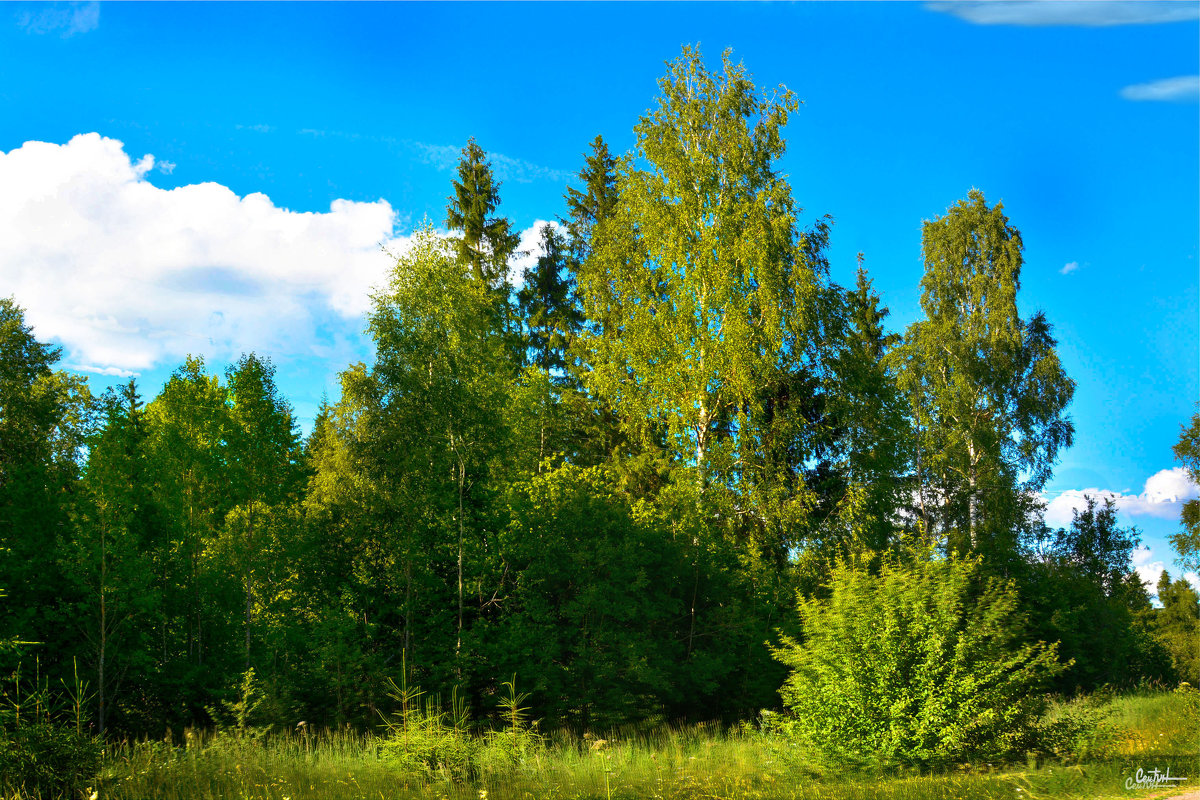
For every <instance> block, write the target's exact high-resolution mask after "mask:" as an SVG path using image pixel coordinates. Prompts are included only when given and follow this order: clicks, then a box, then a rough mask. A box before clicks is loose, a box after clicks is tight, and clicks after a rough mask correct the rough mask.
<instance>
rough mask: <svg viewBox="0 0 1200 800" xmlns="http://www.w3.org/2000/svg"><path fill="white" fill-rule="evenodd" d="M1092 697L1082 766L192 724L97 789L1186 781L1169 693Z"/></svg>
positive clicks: (260, 794) (627, 796)
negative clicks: (856, 764) (869, 762)
mask: <svg viewBox="0 0 1200 800" xmlns="http://www.w3.org/2000/svg"><path fill="white" fill-rule="evenodd" d="M1100 705H1101V706H1102V707H1103V710H1104V712H1105V715H1106V716H1107V718H1109V719H1110V720H1111V721H1112V722H1113V724H1114V725H1115V728H1114V730H1115V731H1117V735H1116V738H1115V745H1114V749H1113V751H1112V752H1111V753H1110V755H1109V756H1108V757H1106V758H1105V759H1103V760H1099V761H1096V762H1093V763H1086V764H1083V765H1070V764H1063V763H1057V762H1053V761H1051V762H1046V763H1042V764H1041V765H1040V766H1039V767H1036V768H1035V767H1034V766H1033V762H1032V761H1031V763H1030V765H1028V766H1026V767H1024V768H1014V767H1013V766H1012V765H1009V766H1007V767H1003V768H1002V767H1001V766H999V765H988V764H977V765H972V766H970V767H967V768H959V769H955V770H952V771H948V772H943V773H940V774H918V773H914V772H904V771H902V770H891V771H886V772H885V771H880V772H874V773H870V772H861V771H859V772H853V771H845V770H840V769H839V768H838V767H837V765H830V764H824V765H822V764H820V763H819V762H818V761H817V760H816V759H814V758H812V757H811V756H810V754H808V753H805V752H803V751H802V750H801V749H800V748H798V747H797V746H795V745H794V744H792V743H790V742H789V741H787V740H786V739H782V738H780V737H777V736H768V735H764V734H762V733H759V732H757V731H755V730H753V729H752V728H743V729H738V730H733V731H722V730H719V729H718V728H716V727H714V726H691V727H685V728H672V727H662V728H659V729H656V730H653V731H649V732H645V731H642V732H639V731H614V732H612V733H609V734H606V735H604V737H603V738H596V737H591V736H589V737H587V738H583V739H580V738H576V737H573V736H569V735H566V734H553V735H549V736H546V737H544V738H543V739H542V740H541V742H540V744H539V746H538V747H536V748H533V749H531V750H529V751H528V752H527V753H525V754H524V755H522V756H521V758H519V759H515V760H514V759H509V760H507V761H504V760H497V759H492V760H491V761H488V758H487V757H486V756H480V757H479V763H480V764H482V765H483V766H481V767H478V768H476V769H475V772H474V774H473V775H471V776H470V777H469V778H467V779H463V778H462V776H456V775H451V774H450V773H449V772H448V771H447V770H446V769H444V768H439V767H438V766H437V765H433V766H427V767H424V768H423V769H421V770H420V771H418V772H414V771H413V770H412V769H411V767H410V768H409V769H407V770H405V769H403V768H401V767H400V766H399V765H398V763H397V762H396V761H395V760H394V758H392V757H390V756H389V749H388V747H386V746H385V745H384V743H385V741H386V739H385V738H384V737H382V736H379V735H372V734H361V733H357V732H354V731H350V730H335V731H321V732H310V733H290V734H275V735H271V734H268V735H266V736H262V737H258V738H255V737H253V736H249V735H246V736H238V735H235V734H233V733H228V732H226V733H219V734H218V733H211V732H206V733H200V732H192V733H190V734H189V735H188V736H186V737H185V738H184V739H183V740H182V741H178V740H176V741H169V740H168V741H142V742H135V743H122V744H117V745H114V746H113V747H112V748H111V749H110V751H109V756H108V758H107V760H106V762H105V767H104V771H103V774H102V776H101V781H100V783H99V792H98V793H99V796H100V797H102V798H103V797H108V798H128V799H129V800H151V799H152V798H163V799H164V800H185V799H186V800H192V799H197V800H199V799H204V798H213V799H214V800H215V799H216V798H220V799H221V800H226V798H239V799H245V800H250V799H253V800H358V799H359V798H362V799H363V800H366V799H367V798H371V799H374V800H392V799H393V798H395V799H396V800H405V799H411V800H417V799H418V798H419V799H420V800H434V799H435V798H437V799H441V800H542V799H543V798H544V799H545V800H585V799H586V800H595V799H600V800H613V799H615V798H620V799H621V800H635V799H637V800H641V799H642V798H646V799H653V800H692V799H693V798H694V799H695V800H700V798H708V799H710V800H725V799H728V800H752V799H754V798H779V799H780V800H787V799H793V798H794V799H795V800H800V799H801V798H803V799H804V800H826V799H828V800H835V799H836V800H856V799H857V798H862V799H863V800H866V799H867V798H896V799H897V800H925V799H928V800H934V799H935V798H937V799H938V800H941V799H943V798H944V799H945V800H956V799H963V800H966V799H970V798H1007V799H1009V800H1011V799H1012V798H1042V797H1056V798H1085V797H1086V798H1092V797H1133V796H1139V795H1145V794H1148V793H1149V792H1148V791H1140V792H1139V791H1133V792H1130V791H1126V790H1125V788H1124V781H1125V779H1126V778H1127V777H1129V776H1131V775H1132V774H1133V773H1134V771H1135V770H1136V769H1137V768H1138V767H1139V766H1140V767H1142V768H1144V769H1150V768H1154V767H1157V768H1159V769H1160V770H1161V769H1166V768H1168V767H1169V768H1170V769H1171V773H1172V774H1173V775H1182V776H1185V777H1188V778H1189V779H1190V781H1189V784H1187V785H1192V782H1194V781H1196V779H1197V778H1200V734H1198V730H1200V729H1198V728H1197V727H1196V724H1195V721H1194V720H1193V719H1192V717H1191V715H1192V713H1193V711H1192V710H1191V709H1189V708H1185V707H1184V706H1183V704H1182V702H1181V700H1180V696H1179V695H1178V694H1176V693H1171V692H1142V693H1137V694H1130V695H1123V696H1118V697H1115V698H1113V699H1111V700H1107V701H1105V702H1104V703H1101V704H1100ZM1069 706H1070V704H1063V707H1062V709H1061V710H1060V712H1059V713H1068V712H1069ZM473 746H476V747H479V748H482V747H486V746H487V744H486V742H483V741H482V740H476V742H475V744H474V745H473ZM475 752H477V753H479V752H482V751H478V750H477V751H475ZM1159 791H1162V790H1161V787H1160V789H1159Z"/></svg>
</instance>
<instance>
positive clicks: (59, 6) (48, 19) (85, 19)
mask: <svg viewBox="0 0 1200 800" xmlns="http://www.w3.org/2000/svg"><path fill="white" fill-rule="evenodd" d="M99 24H100V3H99V2H90V3H48V4H46V5H43V6H40V8H39V10H38V11H36V12H34V11H22V12H20V13H18V14H17V25H18V26H19V27H20V28H21V29H23V30H24V31H25V32H26V33H35V34H45V33H57V34H58V35H59V36H61V37H62V38H64V39H67V38H69V37H71V36H74V35H75V34H77V33H87V32H88V31H93V30H95V29H96V27H97V26H98V25H99Z"/></svg>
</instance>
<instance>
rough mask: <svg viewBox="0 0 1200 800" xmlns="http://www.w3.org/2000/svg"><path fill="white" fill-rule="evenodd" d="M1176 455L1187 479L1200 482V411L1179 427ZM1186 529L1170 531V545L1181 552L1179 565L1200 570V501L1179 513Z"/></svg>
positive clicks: (1186, 503) (1186, 506)
mask: <svg viewBox="0 0 1200 800" xmlns="http://www.w3.org/2000/svg"><path fill="white" fill-rule="evenodd" d="M1174 450H1175V458H1177V459H1178V460H1179V461H1180V462H1181V463H1182V464H1183V467H1184V469H1185V470H1186V471H1187V476H1188V480H1190V481H1191V482H1192V483H1194V484H1200V414H1193V415H1192V422H1191V424H1190V425H1189V426H1188V427H1186V428H1182V429H1181V430H1180V434H1179V441H1178V442H1177V443H1176V444H1175V448H1174ZM1180 524H1182V525H1183V530H1181V531H1179V532H1178V533H1173V534H1171V544H1172V545H1174V547H1175V552H1177V553H1179V564H1180V565H1181V566H1182V567H1183V568H1184V569H1190V570H1192V571H1193V572H1195V571H1198V570H1200V500H1195V499H1193V500H1188V501H1186V502H1185V503H1184V504H1183V511H1182V512H1181V514H1180Z"/></svg>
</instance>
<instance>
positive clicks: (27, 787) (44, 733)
mask: <svg viewBox="0 0 1200 800" xmlns="http://www.w3.org/2000/svg"><path fill="white" fill-rule="evenodd" d="M101 752H102V747H101V744H100V742H99V740H97V739H93V738H92V737H90V736H85V735H83V734H81V733H78V732H76V731H75V730H74V729H72V728H68V727H66V726H63V725H57V724H54V723H49V722H35V723H32V724H21V725H8V726H6V727H3V728H0V786H3V787H4V788H6V789H9V790H23V791H24V792H25V793H26V794H28V795H30V796H32V797H44V798H55V797H78V796H79V794H80V792H82V791H83V790H84V789H86V788H87V787H89V786H91V785H93V781H94V780H95V777H96V774H97V773H98V772H99V771H100V758H101Z"/></svg>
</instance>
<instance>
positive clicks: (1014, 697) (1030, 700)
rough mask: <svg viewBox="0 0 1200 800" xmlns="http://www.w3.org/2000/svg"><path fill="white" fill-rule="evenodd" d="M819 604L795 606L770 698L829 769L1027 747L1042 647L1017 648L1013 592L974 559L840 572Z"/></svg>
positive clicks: (982, 756) (1048, 660)
mask: <svg viewBox="0 0 1200 800" xmlns="http://www.w3.org/2000/svg"><path fill="white" fill-rule="evenodd" d="M830 590H831V596H830V598H829V599H828V600H824V601H823V600H818V599H801V601H800V607H799V611H800V618H801V623H802V626H803V631H804V641H803V643H801V642H798V641H796V640H794V639H791V638H788V637H784V638H783V645H782V646H781V647H779V648H776V649H775V657H776V658H778V659H779V660H780V661H782V662H783V663H784V664H786V665H787V666H788V667H790V668H791V674H790V675H789V677H788V679H787V681H786V683H785V684H784V686H783V688H782V689H781V690H780V694H781V696H782V697H783V700H784V702H785V703H786V704H787V705H788V706H789V707H790V708H791V709H792V710H793V712H795V714H796V723H795V731H796V734H797V735H798V736H800V737H802V738H803V739H804V740H805V741H806V743H807V744H809V745H810V746H811V747H812V748H813V749H815V750H816V751H818V752H820V753H822V754H824V755H825V756H826V757H832V758H836V759H838V760H840V761H852V762H856V763H860V764H866V763H881V762H882V763H895V764H908V765H915V766H932V765H944V764H951V763H962V762H966V761H970V760H976V759H979V760H1005V759H1011V758H1017V757H1020V756H1022V755H1023V754H1024V753H1025V752H1026V751H1028V750H1029V749H1032V748H1033V747H1034V746H1035V739H1036V735H1037V723H1038V720H1039V719H1040V717H1041V715H1042V712H1043V710H1044V709H1045V700H1044V699H1043V697H1042V695H1041V692H1042V691H1043V687H1044V686H1045V685H1046V683H1047V681H1048V680H1049V679H1051V678H1053V677H1054V676H1055V675H1057V674H1058V673H1059V672H1061V671H1062V670H1063V669H1065V667H1064V666H1063V665H1061V664H1059V663H1058V662H1057V660H1056V650H1055V647H1054V646H1053V645H1051V646H1047V645H1044V644H1040V643H1039V644H1027V643H1023V640H1022V634H1023V622H1022V620H1021V618H1020V617H1018V616H1017V602H1018V600H1017V594H1016V591H1015V589H1014V587H1013V586H1012V585H1011V584H1010V583H1005V582H1001V581H998V580H995V579H988V578H985V577H984V576H983V575H982V574H981V572H980V562H979V561H978V560H975V559H965V558H957V557H952V558H947V559H938V558H932V557H928V556H924V557H919V558H917V559H916V560H915V561H912V562H909V563H905V562H901V561H898V560H893V561H891V562H890V563H885V564H884V565H883V566H882V567H881V569H880V572H879V574H877V575H876V574H872V573H871V572H869V571H868V570H866V569H865V568H863V567H861V566H858V565H855V564H848V563H842V564H839V565H838V566H836V567H835V568H834V570H833V572H832V574H831V578H830Z"/></svg>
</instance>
